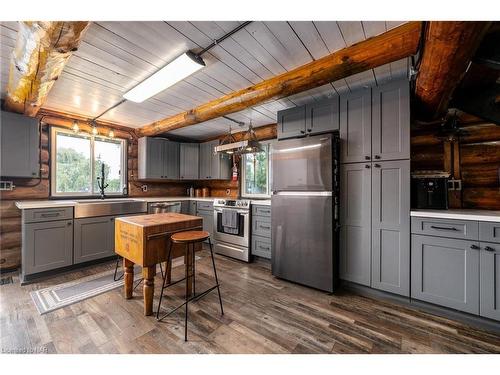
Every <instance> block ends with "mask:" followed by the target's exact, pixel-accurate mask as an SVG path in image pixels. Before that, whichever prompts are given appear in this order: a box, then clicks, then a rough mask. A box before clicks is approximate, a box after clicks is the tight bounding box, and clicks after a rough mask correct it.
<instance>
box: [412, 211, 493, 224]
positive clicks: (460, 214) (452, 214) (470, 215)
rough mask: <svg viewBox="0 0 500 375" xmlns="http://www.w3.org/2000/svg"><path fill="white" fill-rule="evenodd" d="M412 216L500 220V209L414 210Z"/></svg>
mask: <svg viewBox="0 0 500 375" xmlns="http://www.w3.org/2000/svg"><path fill="white" fill-rule="evenodd" d="M410 216H415V217H433V218H439V219H457V220H476V221H492V222H500V211H491V210H474V209H450V210H412V211H411V213H410Z"/></svg>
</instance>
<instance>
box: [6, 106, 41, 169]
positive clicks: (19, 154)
mask: <svg viewBox="0 0 500 375" xmlns="http://www.w3.org/2000/svg"><path fill="white" fill-rule="evenodd" d="M0 116H1V118H0V175H1V176H6V177H21V178H36V177H38V176H39V174H40V165H39V147H38V137H39V130H38V120H37V119H36V118H31V117H27V116H23V115H20V114H17V113H11V112H5V111H1V112H0Z"/></svg>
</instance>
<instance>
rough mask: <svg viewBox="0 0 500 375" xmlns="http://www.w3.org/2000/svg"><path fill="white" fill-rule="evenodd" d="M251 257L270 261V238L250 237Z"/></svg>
mask: <svg viewBox="0 0 500 375" xmlns="http://www.w3.org/2000/svg"><path fill="white" fill-rule="evenodd" d="M252 255H257V256H259V257H261V258H266V259H271V238H267V237H261V236H254V235H253V236H252Z"/></svg>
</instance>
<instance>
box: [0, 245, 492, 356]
mask: <svg viewBox="0 0 500 375" xmlns="http://www.w3.org/2000/svg"><path fill="white" fill-rule="evenodd" d="M200 255H201V257H202V259H200V260H199V261H197V272H199V273H198V277H197V288H198V290H199V291H201V290H203V288H204V287H207V286H208V285H209V283H210V282H211V279H210V277H211V275H212V274H211V267H210V258H209V257H208V256H207V255H208V254H207V253H206V252H205V251H204V252H201V253H200ZM216 260H217V268H218V271H219V277H220V280H221V284H222V288H221V289H222V297H223V303H224V311H225V314H224V316H222V317H221V315H220V311H219V305H218V300H217V294H216V293H212V294H210V295H209V296H208V297H206V298H205V299H203V300H201V301H199V302H197V303H193V304H192V305H190V315H189V325H188V327H189V341H188V342H184V336H183V335H184V329H183V322H184V313H183V311H178V312H177V313H174V314H173V315H172V316H171V317H169V318H167V319H165V321H164V322H161V323H159V322H157V321H156V319H154V318H153V317H144V316H143V315H142V311H143V306H142V290H140V289H141V288H138V289H137V291H136V295H135V297H134V299H133V300H125V299H124V298H123V297H122V290H121V288H120V289H116V290H113V291H110V292H107V293H105V294H102V295H99V296H96V297H94V298H90V299H88V300H85V301H82V302H80V303H76V304H73V305H71V306H68V307H65V308H62V309H60V310H57V311H54V312H52V313H48V314H46V315H43V316H40V315H39V314H38V312H37V310H36V308H35V306H34V304H33V303H32V301H31V298H30V296H29V292H30V291H31V290H36V289H40V288H43V287H47V286H50V285H55V284H59V283H62V282H66V281H70V280H74V279H77V278H79V277H83V276H87V275H91V274H94V273H97V272H103V271H105V270H109V269H112V268H113V266H114V263H113V262H109V263H105V264H100V265H95V266H91V267H87V268H84V269H81V270H78V271H72V272H68V273H67V274H64V275H61V276H58V277H54V278H50V279H48V280H46V281H43V282H39V283H36V284H31V285H27V286H23V287H21V286H20V285H19V280H18V278H17V276H16V277H14V284H7V285H3V286H0V313H1V318H0V334H1V339H0V349H1V350H2V351H3V352H9V351H11V352H12V351H20V350H23V349H27V350H28V351H29V350H35V351H39V352H48V353H500V335H497V334H493V333H488V332H485V331H481V330H477V329H473V328H470V327H468V326H466V325H464V324H462V323H459V322H455V321H452V320H449V319H445V318H441V317H437V316H434V315H431V314H427V313H423V312H419V311H417V310H413V309H409V308H405V307H401V306H399V305H396V304H392V303H388V302H382V301H377V300H374V299H369V298H365V297H360V296H356V295H353V294H349V293H346V292H344V293H341V294H338V295H334V296H331V295H327V294H325V293H323V292H319V291H316V290H313V289H309V288H305V287H302V286H298V285H295V284H292V283H288V282H285V281H282V280H278V279H276V278H274V277H273V276H272V275H271V273H270V270H269V268H270V267H269V265H268V264H267V263H264V262H262V261H261V262H257V263H252V264H244V263H241V262H238V261H233V260H230V259H228V258H225V257H222V256H217V259H216ZM182 272H183V268H182V267H178V268H175V269H174V272H173V275H174V279H175V277H181V275H182ZM160 280H161V279H160V278H159V277H157V279H156V288H157V289H156V292H155V307H156V303H157V298H158V294H159V290H158V287H159V285H160ZM182 292H183V287H182V285H179V287H178V288H177V287H175V288H174V289H172V290H171V292H169V293H170V294H169V298H167V301H168V303H169V304H170V305H171V306H172V305H173V304H175V303H176V302H177V300H176V298H180V297H181V296H182ZM172 295H173V296H172ZM176 296H177V297H176Z"/></svg>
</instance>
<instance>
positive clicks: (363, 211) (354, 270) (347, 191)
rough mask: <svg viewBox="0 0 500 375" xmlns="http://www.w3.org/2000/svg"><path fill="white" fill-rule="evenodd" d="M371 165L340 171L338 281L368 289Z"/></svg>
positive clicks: (360, 164)
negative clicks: (356, 284)
mask: <svg viewBox="0 0 500 375" xmlns="http://www.w3.org/2000/svg"><path fill="white" fill-rule="evenodd" d="M370 164H371V163H366V164H364V163H357V164H344V165H342V166H341V168H340V174H341V176H340V180H341V188H340V194H341V198H340V225H341V227H340V269H339V274H340V278H341V279H343V280H347V281H352V282H355V283H358V284H362V285H366V286H370V280H371V274H370V268H371V267H370V266H371V215H370V210H371V186H372V185H371V166H370Z"/></svg>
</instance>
